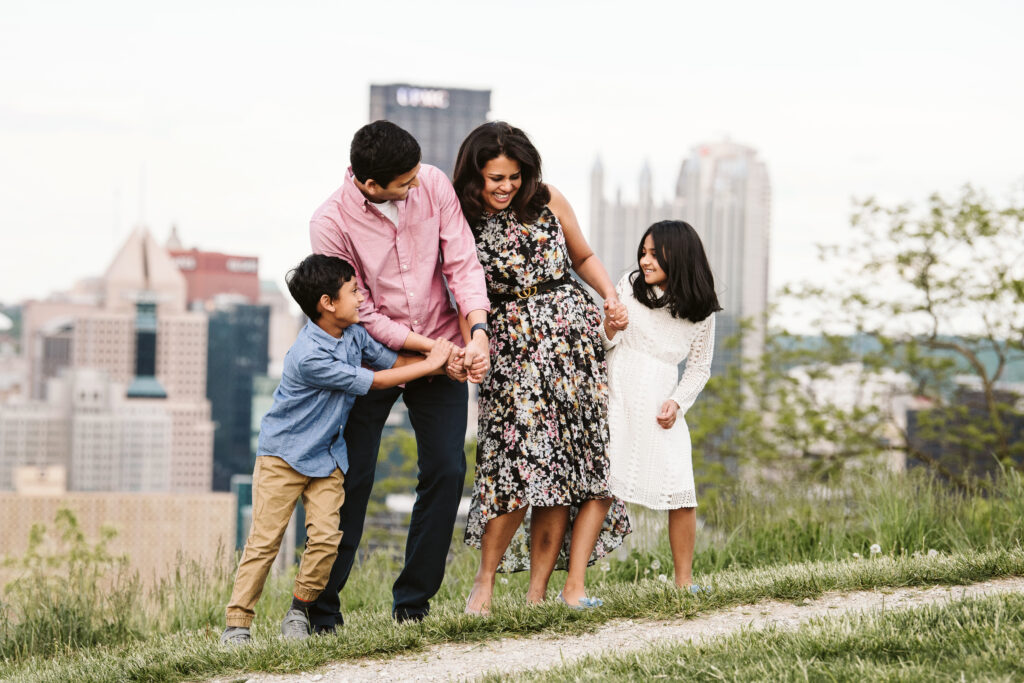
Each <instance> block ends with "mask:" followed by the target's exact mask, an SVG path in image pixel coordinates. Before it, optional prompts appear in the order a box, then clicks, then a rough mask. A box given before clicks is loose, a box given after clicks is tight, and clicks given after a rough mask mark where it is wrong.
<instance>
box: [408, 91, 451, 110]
mask: <svg viewBox="0 0 1024 683" xmlns="http://www.w3.org/2000/svg"><path fill="white" fill-rule="evenodd" d="M395 101H396V102H398V104H399V106H402V107H423V108H425V109H447V108H448V91H447V90H428V89H426V88H398V89H397V90H396V91H395Z"/></svg>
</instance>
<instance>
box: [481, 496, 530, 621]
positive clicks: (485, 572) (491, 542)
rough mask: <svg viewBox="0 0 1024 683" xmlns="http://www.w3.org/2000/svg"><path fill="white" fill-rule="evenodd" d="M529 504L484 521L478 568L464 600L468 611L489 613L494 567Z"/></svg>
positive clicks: (497, 563) (495, 568) (499, 562)
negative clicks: (484, 526) (485, 525)
mask: <svg viewBox="0 0 1024 683" xmlns="http://www.w3.org/2000/svg"><path fill="white" fill-rule="evenodd" d="M527 509H529V508H526V507H522V508H519V509H518V510H513V511H512V512H508V513H506V514H504V515H498V516H497V517H495V518H494V519H492V520H490V521H489V522H487V527H486V528H484V535H483V538H481V539H480V568H479V569H477V571H476V576H475V577H474V578H473V589H472V590H471V591H470V592H469V598H468V599H467V600H466V612H467V613H469V614H490V611H491V595H493V594H494V574H495V572H497V571H498V565H499V564H501V558H502V556H503V555H504V554H505V551H506V550H508V544H509V543H510V542H511V541H512V537H513V536H514V535H515V533H516V529H518V528H519V525H520V524H522V523H523V517H525V516H526V511H527Z"/></svg>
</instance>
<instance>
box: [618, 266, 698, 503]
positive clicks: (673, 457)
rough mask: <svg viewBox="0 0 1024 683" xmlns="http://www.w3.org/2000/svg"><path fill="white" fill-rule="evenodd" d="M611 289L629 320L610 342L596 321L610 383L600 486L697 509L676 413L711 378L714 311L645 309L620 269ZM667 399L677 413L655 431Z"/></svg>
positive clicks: (634, 498)
mask: <svg viewBox="0 0 1024 683" xmlns="http://www.w3.org/2000/svg"><path fill="white" fill-rule="evenodd" d="M616 290H617V291H618V293H619V298H620V299H621V300H622V303H623V304H625V305H626V308H627V309H628V310H629V326H628V327H627V328H626V329H625V330H623V331H622V332H618V333H617V334H616V335H615V336H614V337H613V338H612V339H611V340H609V339H608V338H607V336H605V333H604V326H603V325H602V326H601V339H602V341H603V342H604V346H605V349H606V350H608V386H609V389H610V396H609V405H608V424H609V428H610V437H611V441H610V445H609V448H608V459H609V461H610V465H611V468H610V473H609V482H608V488H609V490H610V491H611V492H612V494H613V495H614V496H616V497H618V498H621V499H622V500H625V501H628V502H631V503H639V504H641V505H644V506H646V507H649V508H653V509H655V510H674V509H676V508H683V507H697V494H696V491H695V488H694V483H693V460H692V457H691V452H690V431H689V429H688V428H687V426H686V420H685V419H684V417H685V415H686V411H687V409H689V407H690V406H692V405H693V402H694V401H695V400H696V399H697V395H698V394H699V393H700V392H701V389H703V388H704V385H705V384H706V383H707V381H708V378H709V377H710V376H711V354H712V352H713V350H714V346H715V316H714V314H712V315H710V316H708V317H707V318H706V319H704V320H702V321H700V322H699V323H692V322H690V321H689V320H686V319H685V318H684V319H681V320H680V319H678V318H673V317H672V315H671V314H670V313H669V312H668V309H666V308H653V309H652V308H647V307H646V306H644V305H643V304H641V303H640V302H639V301H637V300H636V299H635V298H634V297H633V289H632V287H631V286H630V284H629V275H628V274H627V275H625V276H624V277H623V278H622V279H621V280H620V281H619V284H618V286H617V287H616ZM657 291H658V292H659V294H660V290H657ZM683 359H686V369H685V371H684V372H683V376H682V378H679V370H678V366H679V363H680V362H682V361H683ZM670 398H671V399H673V400H674V401H675V402H676V403H678V404H679V415H678V416H677V417H676V422H675V424H674V425H673V426H672V428H671V429H662V428H661V426H660V425H658V422H657V420H656V417H657V415H658V413H659V412H660V411H661V404H662V403H664V402H665V400H666V399H670Z"/></svg>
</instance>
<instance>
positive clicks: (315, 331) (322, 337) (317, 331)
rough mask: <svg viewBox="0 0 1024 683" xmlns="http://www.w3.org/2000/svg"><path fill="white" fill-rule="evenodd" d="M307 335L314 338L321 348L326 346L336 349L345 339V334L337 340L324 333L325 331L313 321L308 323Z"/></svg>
mask: <svg viewBox="0 0 1024 683" xmlns="http://www.w3.org/2000/svg"><path fill="white" fill-rule="evenodd" d="M306 334H308V335H309V336H310V337H312V339H313V341H315V342H317V343H318V344H320V345H321V346H326V347H329V348H332V349H333V348H336V347H337V346H338V344H340V343H341V340H342V339H344V338H345V335H344V334H342V335H341V337H339V338H337V339H336V338H334V337H332V336H331V335H329V334H327V333H326V332H324V329H323V328H322V327H320V326H319V325H317V324H316V323H315V322H313V321H312V320H307V321H306Z"/></svg>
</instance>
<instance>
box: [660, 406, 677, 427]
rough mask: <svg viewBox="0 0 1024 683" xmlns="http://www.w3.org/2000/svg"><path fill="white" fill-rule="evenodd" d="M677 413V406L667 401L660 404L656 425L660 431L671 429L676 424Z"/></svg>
mask: <svg viewBox="0 0 1024 683" xmlns="http://www.w3.org/2000/svg"><path fill="white" fill-rule="evenodd" d="M678 412H679V404H678V403H676V402H675V401H673V400H672V399H668V400H667V401H665V402H664V403H662V404H661V412H660V413H658V418H657V419H658V424H659V425H661V428H662V429H672V425H674V424H675V423H676V414H677V413H678Z"/></svg>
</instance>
